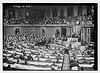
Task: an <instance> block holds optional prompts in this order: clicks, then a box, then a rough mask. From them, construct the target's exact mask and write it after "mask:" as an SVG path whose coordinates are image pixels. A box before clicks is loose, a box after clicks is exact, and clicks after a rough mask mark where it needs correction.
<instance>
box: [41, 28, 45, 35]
mask: <svg viewBox="0 0 100 73" xmlns="http://www.w3.org/2000/svg"><path fill="white" fill-rule="evenodd" d="M45 36H46V28H45V27H42V28H41V37H45Z"/></svg>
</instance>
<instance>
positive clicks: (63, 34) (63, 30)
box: [61, 28, 66, 36]
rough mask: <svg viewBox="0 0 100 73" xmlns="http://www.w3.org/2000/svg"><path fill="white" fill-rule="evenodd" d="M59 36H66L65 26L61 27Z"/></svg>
mask: <svg viewBox="0 0 100 73" xmlns="http://www.w3.org/2000/svg"><path fill="white" fill-rule="evenodd" d="M61 36H66V28H62V29H61Z"/></svg>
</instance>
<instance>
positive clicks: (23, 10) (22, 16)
mask: <svg viewBox="0 0 100 73" xmlns="http://www.w3.org/2000/svg"><path fill="white" fill-rule="evenodd" d="M22 14H23V15H22V17H23V18H25V10H23V12H22Z"/></svg>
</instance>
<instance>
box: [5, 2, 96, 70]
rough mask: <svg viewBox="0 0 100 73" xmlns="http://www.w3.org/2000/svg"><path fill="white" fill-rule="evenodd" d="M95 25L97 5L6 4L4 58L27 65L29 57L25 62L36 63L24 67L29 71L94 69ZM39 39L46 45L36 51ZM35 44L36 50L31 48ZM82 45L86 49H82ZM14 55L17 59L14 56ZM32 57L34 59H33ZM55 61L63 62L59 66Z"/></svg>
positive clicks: (13, 66) (10, 65)
mask: <svg viewBox="0 0 100 73" xmlns="http://www.w3.org/2000/svg"><path fill="white" fill-rule="evenodd" d="M94 26H95V22H94V5H91V4H52V5H47V4H44V5H41V4H40V5H39V4H37V5H36V4H20V3H19V4H9V3H8V4H4V5H3V36H4V37H3V38H4V39H3V41H4V44H3V46H4V51H3V52H4V57H3V58H4V61H5V59H6V60H9V61H13V63H17V65H16V66H18V67H19V68H21V67H22V68H23V66H22V64H21V63H23V61H22V60H25V65H26V64H27V63H28V64H32V65H31V66H33V67H26V66H25V68H23V69H29V70H39V69H40V70H93V69H94V41H95V29H94ZM51 39H52V40H51ZM45 41H46V42H45ZM39 42H42V46H38V50H36V48H37V45H39ZM73 42H74V43H73ZM8 43H9V44H8ZM43 43H46V46H44V45H43ZM34 44H35V45H34ZM40 44H41V43H40ZM54 44H55V45H54ZM12 45H13V46H12ZM57 45H58V46H60V47H57ZM75 45H78V46H75ZM61 46H62V47H61ZM32 47H34V49H30V48H32ZM53 47H54V48H55V49H53ZM80 47H81V48H83V49H82V50H79V48H80ZM8 48H9V49H8ZM11 48H13V50H12V49H11ZM26 48H27V49H26ZM43 48H44V49H43ZM47 48H48V49H49V51H48V50H47ZM61 48H62V49H61ZM65 48H67V49H65ZM84 48H85V49H84ZM51 49H52V50H51ZM7 50H9V51H7ZM25 51H27V53H26V52H25ZM50 51H51V52H50ZM53 51H54V52H53ZM66 51H68V53H67V54H68V55H66V54H64V53H66ZM75 51H77V52H75ZM7 52H8V53H7ZM32 52H33V54H34V55H32ZM45 52H46V53H45ZM5 53H6V54H5ZM9 53H10V54H9ZM13 53H14V54H13ZM53 53H54V54H53ZM21 54H22V55H21ZM37 54H38V55H37ZM49 54H50V55H49ZM17 55H18V56H17ZM54 55H55V56H54ZM11 56H15V58H13V59H12V57H11ZM26 56H27V57H26ZM29 56H30V57H29ZM23 57H25V58H23ZM31 57H32V58H31ZM42 57H43V58H42ZM44 57H45V58H47V60H44V59H45V58H44ZM7 58H10V59H7ZM18 58H19V59H20V60H19V59H18ZM28 58H30V59H28ZM55 58H56V59H55ZM66 58H67V59H66ZM15 59H16V61H15ZM49 59H51V60H52V61H51V60H49ZM30 60H31V61H32V60H34V62H33V63H32V62H29V61H30ZM55 60H57V62H58V61H59V62H58V63H57V65H56V61H55ZM67 60H68V61H67ZM44 61H45V64H44ZM48 61H50V62H48ZM41 62H42V63H43V64H44V65H45V66H46V68H45V67H44V65H41V64H42V63H41ZM3 63H4V64H3V66H4V67H6V66H7V67H10V68H15V64H14V65H12V63H11V64H10V63H9V62H8V63H7V64H6V63H5V62H3ZM51 63H52V64H51ZM60 63H61V65H60ZM73 63H75V64H73ZM84 63H86V64H87V65H86V64H85V65H83V64H84ZM18 64H21V65H18ZM37 64H38V65H37ZM58 64H59V65H58ZM20 66H21V67H20ZM39 66H41V67H39ZM42 67H43V68H44V69H42ZM19 68H18V69H19Z"/></svg>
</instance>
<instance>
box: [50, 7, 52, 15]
mask: <svg viewBox="0 0 100 73" xmlns="http://www.w3.org/2000/svg"><path fill="white" fill-rule="evenodd" d="M50 17H52V9H51V10H50Z"/></svg>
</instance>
